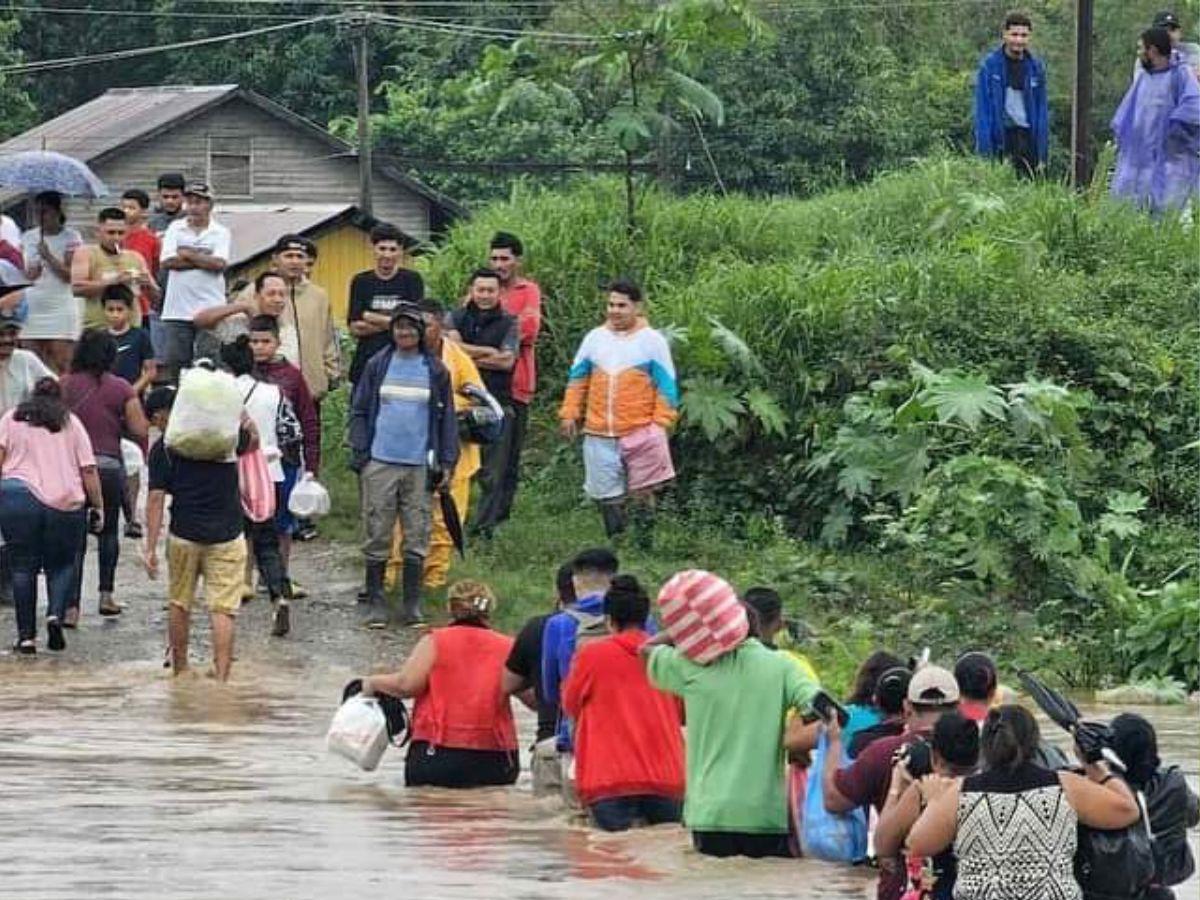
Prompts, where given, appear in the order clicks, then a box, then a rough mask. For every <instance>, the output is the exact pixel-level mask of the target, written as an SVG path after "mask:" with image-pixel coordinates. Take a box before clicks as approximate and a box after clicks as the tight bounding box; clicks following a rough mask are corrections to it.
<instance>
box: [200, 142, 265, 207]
mask: <svg viewBox="0 0 1200 900" xmlns="http://www.w3.org/2000/svg"><path fill="white" fill-rule="evenodd" d="M208 183H209V185H210V186H211V187H212V189H213V193H214V194H216V195H217V197H219V198H220V199H222V200H227V199H230V198H233V197H240V198H243V199H245V198H248V197H250V196H252V195H253V193H254V190H253V184H254V139H253V138H248V137H232V136H230V137H223V136H217V135H209V136H208Z"/></svg>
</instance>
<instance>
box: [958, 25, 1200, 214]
mask: <svg viewBox="0 0 1200 900" xmlns="http://www.w3.org/2000/svg"><path fill="white" fill-rule="evenodd" d="M1032 34H1033V19H1032V18H1030V16H1029V15H1028V14H1026V13H1023V12H1012V13H1009V14H1008V16H1006V17H1005V19H1004V26H1003V29H1002V32H1001V43H1000V46H999V47H997V48H996V49H995V50H993V51H992V52H990V53H989V54H987V55H986V56H985V57H984V58H983V61H982V62H981V63H980V66H979V71H978V72H977V73H976V77H975V105H974V120H975V149H976V151H977V152H978V153H979V154H980V155H981V156H986V157H992V158H1003V159H1007V160H1009V161H1011V163H1012V164H1013V166H1014V167H1015V168H1016V171H1017V173H1018V174H1019V175H1021V176H1022V177H1032V176H1034V175H1036V174H1037V173H1038V172H1039V171H1041V170H1042V169H1043V168H1044V167H1045V165H1046V163H1047V161H1048V160H1049V157H1050V102H1049V93H1048V90H1047V81H1046V66H1045V63H1044V62H1043V61H1042V60H1041V59H1039V58H1038V57H1037V56H1035V55H1034V54H1033V52H1032V51H1031V49H1030V46H1029V44H1030V40H1031V37H1032ZM1198 77H1200V45H1198V44H1193V43H1186V42H1184V40H1183V26H1182V23H1181V22H1180V21H1179V17H1178V16H1177V15H1175V13H1173V12H1171V11H1170V10H1164V11H1162V12H1159V13H1158V14H1156V15H1155V16H1154V20H1153V22H1152V23H1151V25H1150V27H1149V28H1147V29H1146V30H1145V31H1143V32H1142V33H1141V35H1140V37H1139V38H1138V42H1137V60H1136V62H1135V64H1134V67H1133V79H1132V81H1131V82H1130V85H1129V89H1128V90H1127V91H1126V93H1125V96H1124V98H1123V99H1122V101H1121V104H1120V105H1119V106H1118V107H1117V111H1116V113H1115V114H1114V115H1113V118H1112V122H1111V127H1112V134H1113V137H1114V139H1115V141H1116V145H1117V164H1116V171H1115V172H1114V174H1113V177H1112V185H1111V190H1112V194H1113V196H1114V197H1120V198H1123V199H1126V200H1128V201H1130V202H1131V203H1134V204H1136V205H1137V206H1139V207H1142V208H1144V209H1147V210H1149V211H1151V212H1153V213H1155V214H1159V213H1163V212H1165V211H1167V210H1182V209H1184V207H1185V206H1186V205H1187V204H1188V203H1189V201H1193V200H1194V198H1195V196H1196V192H1197V190H1198V189H1200V82H1198V81H1197V78H1198Z"/></svg>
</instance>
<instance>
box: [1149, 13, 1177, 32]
mask: <svg viewBox="0 0 1200 900" xmlns="http://www.w3.org/2000/svg"><path fill="white" fill-rule="evenodd" d="M1151 26H1152V27H1154V28H1182V27H1183V26H1182V25H1180V24H1179V16H1177V15H1175V13H1173V12H1171V11H1170V10H1169V9H1164V10H1163V11H1162V12H1160V13H1157V14H1156V15H1155V16H1154V21H1153V22H1152V23H1151Z"/></svg>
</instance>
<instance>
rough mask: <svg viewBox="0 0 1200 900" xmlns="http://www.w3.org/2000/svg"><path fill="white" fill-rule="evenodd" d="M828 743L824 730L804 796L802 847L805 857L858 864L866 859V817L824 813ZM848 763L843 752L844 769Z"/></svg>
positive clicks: (859, 813)
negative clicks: (824, 782)
mask: <svg viewBox="0 0 1200 900" xmlns="http://www.w3.org/2000/svg"><path fill="white" fill-rule="evenodd" d="M828 744H829V742H828V739H827V738H826V736H825V732H824V730H822V731H821V737H820V739H819V740H818V741H817V749H816V750H814V751H813V755H812V764H811V765H810V766H809V769H808V771H809V772H810V777H809V779H808V790H807V792H806V793H805V795H804V823H803V827H802V829H801V832H800V847H801V850H802V852H803V853H804V855H805V856H809V857H812V858H813V859H823V860H826V861H828V862H844V863H856V862H859V861H861V860H864V859H866V858H867V813H866V810H864V809H863V808H862V807H858V808H856V809H852V810H850V812H845V813H831V812H829V811H828V810H827V809H825V791H824V786H823V785H822V783H821V780H822V779H821V773H822V772H824V771H825V754H826V753H827V752H828V750H829V746H828ZM848 762H849V760H848V759H847V758H846V756H845V753H844V751H843V754H842V760H841V763H842V765H845V764H847V763H848Z"/></svg>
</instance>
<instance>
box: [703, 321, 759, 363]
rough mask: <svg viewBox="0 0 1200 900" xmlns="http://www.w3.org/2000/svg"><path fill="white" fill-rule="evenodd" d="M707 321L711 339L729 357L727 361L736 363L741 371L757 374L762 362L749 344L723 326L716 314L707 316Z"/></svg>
mask: <svg viewBox="0 0 1200 900" xmlns="http://www.w3.org/2000/svg"><path fill="white" fill-rule="evenodd" d="M708 323H709V325H710V326H711V328H712V336H713V340H714V341H715V342H716V344H717V346H718V347H720V348H721V351H722V352H723V353H724V354H725V355H726V356H727V357H729V361H730V362H732V363H733V364H734V365H736V366H737V367H738V368H739V369H741V370H742V371H743V372H749V373H751V374H758V373H760V372H761V371H762V363H760V362H759V361H758V356H756V355H755V353H754V351H753V350H751V349H750V345H749V344H747V343H746V342H745V341H743V340H742V339H741V337H739V336H738V335H737V334H736V333H734V332H733V331H731V330H730V329H728V328H726V327H725V323H723V322H722V321H721V320H720V319H718V318H717V317H716V316H709V318H708Z"/></svg>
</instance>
